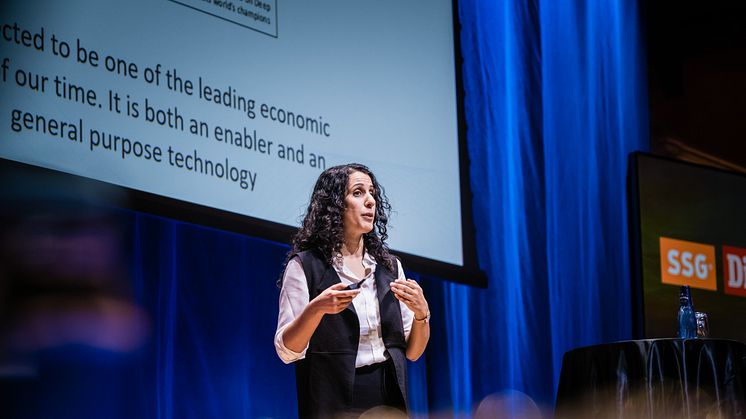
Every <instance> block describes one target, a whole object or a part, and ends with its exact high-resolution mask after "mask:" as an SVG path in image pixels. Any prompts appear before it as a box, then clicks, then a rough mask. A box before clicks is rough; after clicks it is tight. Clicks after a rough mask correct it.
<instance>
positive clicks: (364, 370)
mask: <svg viewBox="0 0 746 419" xmlns="http://www.w3.org/2000/svg"><path fill="white" fill-rule="evenodd" d="M389 210H390V206H389V203H388V201H387V199H386V196H385V194H384V192H383V189H382V188H381V186H380V185H379V184H378V182H377V181H376V178H375V176H374V175H373V173H371V171H370V170H369V169H368V168H367V167H365V166H363V165H360V164H347V165H342V166H335V167H332V168H329V169H327V170H325V171H324V172H323V173H321V175H320V176H319V179H318V180H317V181H316V185H315V186H314V189H313V194H312V196H311V202H310V203H309V205H308V210H307V211H306V215H305V217H304V219H303V224H302V225H301V228H300V230H299V231H298V233H297V234H296V235H295V237H294V239H293V247H292V250H291V251H290V253H289V254H288V261H287V263H286V266H285V271H284V273H283V275H282V279H281V291H280V311H279V316H278V320H277V332H276V333H275V348H276V349H277V354H278V355H279V356H280V358H281V359H282V360H283V361H284V362H285V363H290V362H295V364H296V383H297V388H298V409H299V411H298V413H299V416H300V417H322V418H323V417H338V416H347V415H355V414H360V413H363V412H364V411H366V410H368V409H370V408H372V407H375V406H390V407H394V408H398V409H402V410H404V411H406V399H407V397H406V388H407V375H406V374H407V365H406V360H405V357H406V359H409V360H412V361H415V360H417V359H418V358H419V357H420V355H422V353H423V352H424V350H425V347H426V346H427V342H428V340H429V338H430V326H429V324H428V322H429V320H430V311H429V309H428V304H427V300H426V299H425V296H424V294H423V292H422V288H420V286H419V285H418V284H417V282H415V281H414V280H411V279H406V277H405V276H404V270H403V269H402V266H401V263H400V262H399V260H398V259H396V258H395V257H393V256H392V255H391V254H390V253H389V252H388V248H387V246H386V239H387V237H388V235H387V233H386V223H387V222H388V214H389Z"/></svg>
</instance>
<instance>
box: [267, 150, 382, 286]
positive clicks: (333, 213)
mask: <svg viewBox="0 0 746 419" xmlns="http://www.w3.org/2000/svg"><path fill="white" fill-rule="evenodd" d="M354 172H361V173H365V174H366V175H368V176H370V180H371V181H372V182H373V189H374V193H373V198H374V199H375V201H376V214H375V220H374V222H373V230H371V231H370V232H368V233H365V234H364V235H363V244H364V245H365V251H366V252H368V253H370V254H371V255H372V256H373V258H375V260H376V262H378V263H382V264H383V265H384V266H386V267H387V268H388V269H390V270H392V271H394V272H395V271H396V269H395V268H394V263H395V262H394V260H395V259H394V257H393V256H392V255H391V254H390V253H389V249H388V246H387V245H386V239H387V238H388V234H387V227H386V224H387V223H388V221H389V213H390V212H391V205H389V201H388V198H386V194H385V193H384V191H383V187H382V186H381V185H380V184H379V183H378V181H377V180H376V177H375V176H374V175H373V173H372V172H371V171H370V169H368V168H367V167H366V166H364V165H362V164H358V163H350V164H344V165H340V166H334V167H330V168H328V169H326V170H324V171H323V172H322V173H321V175H319V179H318V180H317V181H316V185H315V186H314V187H313V193H312V194H311V201H310V202H309V204H308V209H307V210H306V215H305V217H304V218H303V224H302V225H301V227H300V229H299V230H298V232H297V233H296V234H295V237H293V247H292V249H291V250H290V252H289V253H288V256H287V258H286V260H285V265H287V263H288V261H290V259H291V258H292V257H293V256H294V255H295V254H297V253H299V252H302V251H305V250H313V251H315V252H316V253H317V254H318V256H319V257H321V258H323V259H324V261H325V262H326V263H327V264H328V265H332V264H333V263H334V257H335V255H337V254H338V253H339V252H340V250H341V249H342V242H343V240H344V227H343V225H342V220H343V216H344V211H345V195H346V194H347V182H348V181H349V178H350V175H351V174H352V173H354ZM281 281H282V278H280V282H278V285H280V284H281Z"/></svg>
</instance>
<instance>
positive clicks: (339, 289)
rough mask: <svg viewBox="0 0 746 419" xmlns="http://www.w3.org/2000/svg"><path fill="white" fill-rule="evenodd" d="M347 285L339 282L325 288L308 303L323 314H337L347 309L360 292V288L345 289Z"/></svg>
mask: <svg viewBox="0 0 746 419" xmlns="http://www.w3.org/2000/svg"><path fill="white" fill-rule="evenodd" d="M346 287H347V285H345V284H343V283H341V282H340V283H337V284H334V285H332V286H331V287H329V288H327V289H325V290H324V291H322V292H321V294H319V295H318V296H316V298H314V299H313V300H311V302H310V303H308V305H309V306H310V307H312V308H313V310H315V311H316V312H318V313H321V314H337V313H339V312H341V311H342V310H344V309H346V308H347V306H348V305H350V303H351V302H352V299H353V298H355V297H357V295H358V294H360V290H359V289H357V290H345V288H346Z"/></svg>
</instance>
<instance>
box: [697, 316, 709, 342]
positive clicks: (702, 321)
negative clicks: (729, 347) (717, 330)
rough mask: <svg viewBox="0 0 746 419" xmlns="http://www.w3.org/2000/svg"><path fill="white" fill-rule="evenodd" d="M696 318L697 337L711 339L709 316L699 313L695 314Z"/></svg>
mask: <svg viewBox="0 0 746 419" xmlns="http://www.w3.org/2000/svg"><path fill="white" fill-rule="evenodd" d="M694 317H695V318H696V319H697V337H698V338H706V337H710V318H709V316H708V314H707V313H703V312H701V311H697V312H695V313H694Z"/></svg>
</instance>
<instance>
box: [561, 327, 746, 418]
mask: <svg viewBox="0 0 746 419" xmlns="http://www.w3.org/2000/svg"><path fill="white" fill-rule="evenodd" d="M745 363H746V345H744V344H743V343H742V342H738V341H734V340H725V339H649V340H632V341H625V342H616V343H610V344H604V345H594V346H587V347H582V348H577V349H573V350H571V351H568V352H567V353H565V356H564V359H563V361H562V371H561V373H560V382H559V387H558V389H557V402H556V406H555V416H556V417H558V418H576V417H616V418H639V417H644V418H648V417H649V418H673V417H676V418H682V417H683V418H687V417H688V418H733V417H736V418H737V417H746V412H745V411H744V408H745V407H746V402H745V401H744V390H746V387H745V386H744V385H745V384H746V369H745V368H744V364H745Z"/></svg>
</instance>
